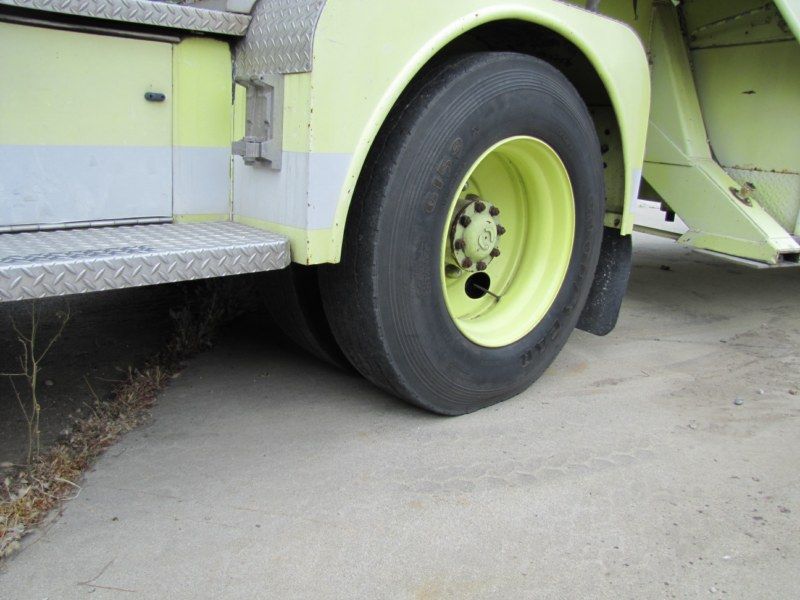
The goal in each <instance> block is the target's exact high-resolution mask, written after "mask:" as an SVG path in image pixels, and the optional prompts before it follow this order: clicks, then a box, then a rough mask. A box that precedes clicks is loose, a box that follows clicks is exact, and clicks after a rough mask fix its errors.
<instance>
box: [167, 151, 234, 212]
mask: <svg viewBox="0 0 800 600" xmlns="http://www.w3.org/2000/svg"><path fill="white" fill-rule="evenodd" d="M172 160H173V162H172V190H173V207H174V209H173V210H174V212H175V214H176V215H187V214H212V213H213V214H228V213H229V212H230V210H231V202H230V195H231V194H230V187H231V180H230V173H231V151H230V148H187V147H183V146H178V147H176V148H174V149H173V150H172Z"/></svg>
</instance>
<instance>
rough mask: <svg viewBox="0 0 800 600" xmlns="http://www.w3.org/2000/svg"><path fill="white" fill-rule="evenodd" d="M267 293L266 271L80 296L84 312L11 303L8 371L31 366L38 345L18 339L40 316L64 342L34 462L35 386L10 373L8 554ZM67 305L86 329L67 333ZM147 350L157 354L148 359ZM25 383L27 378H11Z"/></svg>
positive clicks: (41, 382) (3, 544)
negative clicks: (191, 360)
mask: <svg viewBox="0 0 800 600" xmlns="http://www.w3.org/2000/svg"><path fill="white" fill-rule="evenodd" d="M258 289H259V285H258V278H257V277H253V276H244V277H236V278H228V279H224V280H209V281H202V282H192V283H187V284H184V285H183V286H164V287H162V288H153V289H148V290H129V291H126V292H124V293H119V294H116V295H112V296H111V297H109V298H101V299H99V300H98V299H96V298H95V297H80V298H77V299H75V300H73V302H75V304H77V310H76V307H75V306H74V304H73V302H70V301H65V300H62V301H58V300H52V301H48V302H44V303H40V304H37V305H35V312H34V311H32V309H33V308H34V306H32V305H30V304H28V305H21V306H20V305H11V306H10V307H8V308H7V309H6V314H5V315H4V316H6V317H7V319H8V324H9V326H8V327H7V328H5V329H4V330H3V331H4V334H5V336H6V339H5V340H4V341H3V352H4V355H3V357H2V358H3V362H5V363H6V364H9V368H8V370H7V371H8V372H16V371H19V370H23V371H24V370H25V367H24V365H22V367H20V365H19V362H20V361H19V358H20V355H22V356H23V357H24V355H25V352H26V351H27V352H28V353H29V350H25V348H24V347H23V346H24V344H21V343H20V341H21V340H20V339H18V338H20V337H21V338H23V340H22V341H24V338H25V336H26V335H28V336H29V337H28V341H29V340H30V334H27V333H26V332H27V331H29V328H30V324H31V318H32V316H33V315H34V314H36V315H37V316H38V322H39V323H41V325H40V328H39V329H40V330H39V331H38V339H40V340H43V342H44V343H45V344H47V343H48V342H49V341H50V340H51V339H52V340H54V344H53V347H52V348H53V350H52V353H51V354H48V355H47V357H46V361H43V363H42V365H43V368H42V372H41V373H40V376H39V378H38V383H37V390H36V391H37V397H38V398H39V402H40V404H41V406H42V409H41V410H42V413H41V414H42V420H41V428H40V429H41V433H40V436H39V439H38V444H37V445H40V446H41V448H43V450H42V451H41V452H38V451H37V453H36V456H35V457H34V458H33V459H32V460H31V461H30V462H28V461H27V460H26V461H25V464H19V463H21V462H22V460H21V458H20V457H21V456H24V455H26V454H27V452H28V447H29V435H28V427H27V425H28V423H27V422H26V417H25V415H24V414H23V410H22V407H21V406H20V404H22V405H23V406H24V404H25V403H26V402H27V401H29V400H30V396H31V393H30V392H31V391H30V389H26V385H27V382H26V381H25V378H24V377H21V378H13V377H4V378H3V379H4V380H5V381H4V382H3V385H4V386H5V387H4V388H2V390H3V396H2V398H3V402H2V411H3V412H2V413H0V414H2V415H3V417H4V418H3V419H2V423H3V429H5V430H6V432H5V433H7V434H8V435H6V436H4V437H3V440H4V443H3V446H2V447H0V451H2V452H3V454H1V455H0V456H2V457H5V458H6V460H4V462H3V466H2V468H3V470H4V471H5V472H4V474H3V481H2V482H1V483H0V559H1V558H2V557H3V556H5V555H8V554H10V553H11V552H13V551H14V550H15V549H16V548H17V547H18V546H19V541H20V539H21V538H22V537H23V536H24V535H25V534H26V533H27V532H28V531H30V529H31V528H32V527H33V526H35V525H37V524H38V523H40V522H41V521H42V519H43V518H44V517H45V516H46V515H47V514H48V512H49V511H50V510H52V509H53V508H54V507H56V506H57V505H58V504H59V503H60V502H62V501H63V500H65V499H69V498H70V497H74V496H75V495H76V494H78V493H79V492H80V485H79V483H78V482H79V481H80V477H81V474H82V473H83V472H84V470H85V469H86V468H87V467H88V466H89V465H90V464H91V463H92V462H93V461H94V459H96V458H97V456H99V455H100V454H101V453H102V452H103V451H104V450H105V449H106V448H107V447H108V446H109V445H111V444H112V443H113V442H114V441H115V440H116V439H117V438H119V436H120V435H122V434H124V433H126V432H127V431H130V430H131V429H133V428H134V427H136V426H137V425H139V424H140V423H141V422H143V421H145V420H146V419H147V418H148V416H149V409H150V408H151V407H152V406H153V404H154V403H155V400H156V394H157V393H158V392H159V391H160V390H161V389H163V388H164V387H165V386H166V385H167V383H168V382H169V380H170V379H171V378H173V377H175V376H176V375H177V374H178V373H179V371H180V370H181V368H182V367H183V365H184V362H183V361H185V360H186V359H187V358H188V357H190V356H192V355H194V354H196V353H197V352H199V351H201V350H202V349H204V348H207V347H209V346H210V345H211V343H212V340H213V339H214V337H215V335H216V332H217V330H218V329H219V328H220V327H221V326H222V325H223V324H224V323H226V322H228V321H230V320H231V319H232V318H234V317H236V316H238V315H240V314H242V313H243V312H244V311H246V310H247V309H248V308H253V307H254V306H256V305H257V303H258V302H259V294H258ZM148 296H149V300H150V301H148ZM137 301H138V302H137ZM93 302H94V304H93ZM137 304H138V306H137ZM4 308H5V307H4ZM92 309H94V310H92ZM65 311H69V314H70V320H69V322H68V323H67V325H69V324H71V323H74V322H77V327H74V328H73V329H69V328H68V327H65V328H64V329H63V330H62V329H61V326H62V325H63V324H64V314H65ZM76 313H77V314H76ZM26 319H27V322H26V323H24V324H21V322H25V321H26ZM9 332H10V333H9ZM118 336H119V337H118ZM15 342H16V343H15ZM14 348H16V349H17V352H18V354H16V355H15V354H14ZM156 349H157V350H156ZM147 352H149V358H146V359H145V358H142V357H143V355H144V353H147ZM23 362H24V360H23ZM15 363H16V364H15ZM17 379H21V380H22V381H19V382H17V383H15V384H12V383H11V382H13V381H16V380H17ZM56 381H58V382H59V384H58V385H57V384H56ZM15 408H16V412H15V411H14V409H15ZM9 459H10V460H9Z"/></svg>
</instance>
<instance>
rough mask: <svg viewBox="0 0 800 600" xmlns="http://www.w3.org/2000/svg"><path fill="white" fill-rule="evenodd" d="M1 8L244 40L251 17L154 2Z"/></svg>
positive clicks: (38, 0)
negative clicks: (142, 25)
mask: <svg viewBox="0 0 800 600" xmlns="http://www.w3.org/2000/svg"><path fill="white" fill-rule="evenodd" d="M0 4H5V5H7V6H17V7H20V8H30V9H34V10H45V11H48V12H56V13H62V14H67V15H78V16H82V17H92V18H95V19H109V20H111V21H125V22H127V23H142V24H144V25H156V26H158V27H171V28H174V29H187V30H189V31H203V32H207V33H219V34H223V35H233V36H242V35H244V33H245V31H247V26H248V24H249V23H250V16H249V15H241V14H236V13H229V12H224V11H219V10H207V9H204V8H194V7H191V6H185V5H181V4H169V3H166V2H151V1H150V0H0Z"/></svg>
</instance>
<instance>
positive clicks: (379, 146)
mask: <svg viewBox="0 0 800 600" xmlns="http://www.w3.org/2000/svg"><path fill="white" fill-rule="evenodd" d="M798 36H800V4H799V3H798V2H797V1H796V0H774V2H767V1H765V0H725V1H722V0H603V1H601V2H598V1H597V0H589V1H588V2H585V1H580V2H578V1H575V2H566V1H557V0H504V1H503V2H500V1H498V0H404V1H402V2H400V1H396V0H198V1H196V2H193V3H183V4H181V3H169V2H154V1H151V0H0V300H2V301H30V300H34V299H37V298H42V297H48V296H60V295H69V294H79V293H86V292H95V291H101V290H109V289H117V288H125V287H133V286H145V285H153V284H165V283H170V282H177V281H185V280H191V279H203V278H211V277H223V276H230V275H235V274H242V273H255V272H262V271H275V272H276V273H274V274H273V275H270V276H269V277H270V278H271V279H270V281H271V284H270V289H269V290H268V292H267V293H268V295H269V297H268V298H267V304H268V305H269V310H270V312H272V313H273V315H274V316H275V317H276V321H277V322H278V324H279V325H280V326H281V327H282V328H284V330H285V331H286V332H287V333H288V335H289V336H290V337H291V338H292V339H294V340H296V341H297V343H298V344H300V345H301V346H303V347H305V348H307V349H308V350H310V351H311V352H312V353H314V354H316V355H317V356H319V357H321V358H323V359H325V360H328V361H330V362H333V363H339V364H347V365H350V366H352V367H353V368H355V369H356V370H357V371H358V372H360V373H361V374H362V375H363V376H365V377H366V378H368V379H369V380H370V381H372V382H373V383H374V384H376V385H377V386H379V387H380V388H383V389H384V390H386V391H388V392H390V393H392V394H395V395H397V396H399V397H400V398H403V399H404V400H406V401H408V402H411V403H414V404H416V405H418V406H420V407H423V408H425V409H428V410H431V411H434V412H437V413H440V414H447V415H456V414H462V413H466V412H471V411H474V410H476V409H479V408H482V407H485V406H487V405H490V404H493V403H495V402H498V401H501V400H504V399H506V398H509V397H510V396H513V395H515V394H517V393H519V392H520V391H522V390H524V389H525V388H527V387H528V386H529V385H531V384H532V383H533V382H534V381H535V380H536V379H537V378H538V377H539V376H540V375H541V374H542V373H543V372H544V370H545V369H546V368H547V367H548V365H549V364H550V363H551V362H552V360H553V359H554V358H555V356H556V355H557V354H558V352H559V351H560V350H561V348H562V347H563V346H564V344H565V342H566V341H567V338H568V337H569V336H570V334H571V332H572V331H573V330H574V328H576V327H578V328H580V329H583V330H585V331H588V332H591V333H594V334H597V335H604V334H606V333H608V332H609V331H611V330H612V328H613V327H614V325H615V323H616V320H617V316H618V313H619V309H620V304H621V301H622V297H623V294H624V292H625V288H626V285H627V281H628V276H629V273H630V267H631V251H632V250H631V233H632V232H633V231H634V229H636V228H637V225H636V223H635V220H634V215H633V210H632V209H633V206H634V204H635V202H636V201H637V199H639V198H647V199H650V200H654V201H657V202H660V203H661V207H662V208H663V211H664V219H665V225H664V227H652V226H649V227H645V228H642V229H644V230H646V231H647V232H650V233H656V234H660V235H666V236H670V237H673V238H675V239H676V242H677V243H678V244H681V245H683V246H686V247H688V248H692V249H695V250H697V251H699V252H704V253H709V254H713V255H715V256H718V257H721V258H725V259H727V260H731V261H737V262H740V263H745V264H748V265H751V266H753V267H758V268H765V269H766V268H783V267H796V266H798V261H799V260H800V244H799V243H798V241H800V238H798V235H800V217H799V216H798V213H800V131H798V128H800V118H799V117H800V115H799V114H798V112H800V46H798ZM676 217H679V218H680V219H682V221H683V222H684V223H685V224H686V227H687V229H686V231H684V232H679V233H674V232H673V231H671V230H670V228H669V227H668V226H667V225H668V222H669V221H670V220H672V219H675V218H676Z"/></svg>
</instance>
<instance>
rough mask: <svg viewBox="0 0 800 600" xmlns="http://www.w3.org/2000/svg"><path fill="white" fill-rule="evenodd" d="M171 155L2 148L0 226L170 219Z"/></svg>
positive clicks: (70, 148) (88, 148)
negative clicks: (106, 220)
mask: <svg viewBox="0 0 800 600" xmlns="http://www.w3.org/2000/svg"><path fill="white" fill-rule="evenodd" d="M171 153H172V149H171V148H166V147H165V148H141V147H134V148H125V147H119V146H116V147H101V146H0V225H25V224H32V223H64V222H71V221H99V220H105V219H131V218H142V217H169V216H172V198H171V196H172V157H171Z"/></svg>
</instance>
